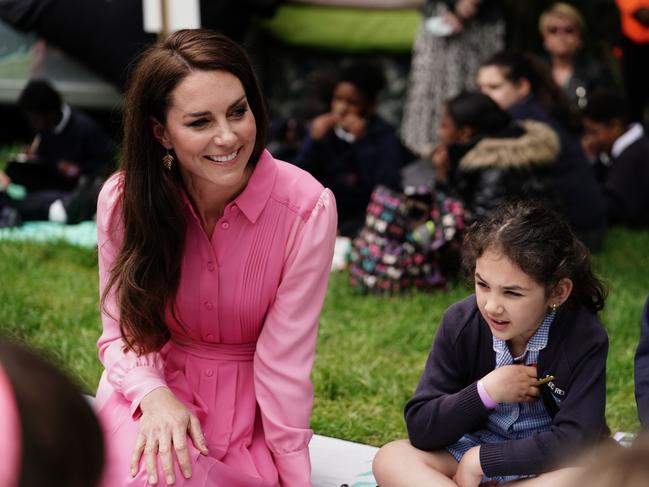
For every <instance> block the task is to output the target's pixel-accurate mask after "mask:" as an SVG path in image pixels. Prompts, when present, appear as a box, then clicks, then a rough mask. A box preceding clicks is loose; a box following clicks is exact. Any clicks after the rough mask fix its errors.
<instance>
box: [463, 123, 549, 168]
mask: <svg viewBox="0 0 649 487" xmlns="http://www.w3.org/2000/svg"><path fill="white" fill-rule="evenodd" d="M516 124H517V125H518V126H519V127H520V128H522V130H523V134H522V135H520V136H519V137H507V138H498V137H493V136H492V137H485V138H484V139H482V140H480V141H479V142H478V143H477V144H476V145H475V146H474V147H473V148H472V149H471V150H470V151H469V152H467V153H466V154H465V155H464V157H462V159H461V160H460V164H459V169H460V170H463V171H471V170H476V169H484V168H488V167H493V168H502V169H506V168H520V167H528V166H548V165H551V164H554V162H555V161H556V158H557V156H558V155H559V151H560V149H561V143H560V142H559V137H558V136H557V134H556V132H555V131H554V130H552V129H551V128H550V127H549V126H548V125H546V124H544V123H541V122H536V121H533V120H523V121H521V122H516Z"/></svg>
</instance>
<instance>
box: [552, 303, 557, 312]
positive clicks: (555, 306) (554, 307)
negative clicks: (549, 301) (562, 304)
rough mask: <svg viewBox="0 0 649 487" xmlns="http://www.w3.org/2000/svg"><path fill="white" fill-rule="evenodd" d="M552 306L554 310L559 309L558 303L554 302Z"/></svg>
mask: <svg viewBox="0 0 649 487" xmlns="http://www.w3.org/2000/svg"><path fill="white" fill-rule="evenodd" d="M551 308H552V311H556V310H557V303H554V304H553V305H552V306H551Z"/></svg>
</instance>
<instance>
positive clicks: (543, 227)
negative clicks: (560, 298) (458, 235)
mask: <svg viewBox="0 0 649 487" xmlns="http://www.w3.org/2000/svg"><path fill="white" fill-rule="evenodd" d="M488 249H495V250H496V251H497V252H500V253H502V254H503V255H504V256H506V257H507V258H508V259H510V260H511V261H512V262H514V263H515V264H516V265H517V266H518V267H519V268H520V269H521V270H522V271H523V272H525V273H526V274H528V275H529V276H530V277H532V279H534V280H535V281H536V282H537V283H539V284H540V285H542V286H544V287H545V289H546V293H547V294H549V292H550V291H551V290H552V289H553V288H554V287H555V286H556V285H557V284H558V283H559V281H560V280H561V279H564V278H568V279H570V280H571V281H572V284H573V287H572V292H571V294H570V297H569V298H568V300H567V301H566V304H568V305H572V306H577V305H583V306H585V307H586V308H587V309H589V310H590V311H591V312H593V313H597V312H598V311H600V310H601V309H603V308H604V301H605V300H606V294H607V289H606V286H605V284H604V283H603V282H602V281H601V280H600V279H599V278H598V277H597V276H595V274H594V273H593V269H592V266H591V260H590V253H589V252H588V249H587V248H586V246H585V245H584V244H583V243H582V242H581V241H580V240H579V239H578V238H577V237H576V236H575V234H574V233H573V231H572V230H571V229H570V226H569V225H568V223H567V222H566V221H565V220H564V219H563V218H562V217H561V216H560V215H559V214H557V213H556V212H555V211H554V210H552V209H550V208H547V207H545V206H542V205H540V204H538V203H532V202H512V203H510V204H506V205H503V206H500V207H498V208H497V209H496V210H494V211H493V212H492V213H490V214H489V215H487V216H485V217H483V218H481V219H480V220H478V221H476V222H475V223H474V224H473V225H472V226H471V227H469V229H468V231H467V233H466V234H465V236H464V243H463V249H462V250H463V252H462V261H463V267H464V269H465V271H466V272H467V275H470V276H471V278H472V277H473V273H474V271H475V265H476V260H477V259H478V258H479V257H480V256H481V255H482V254H484V252H485V251H487V250H488Z"/></svg>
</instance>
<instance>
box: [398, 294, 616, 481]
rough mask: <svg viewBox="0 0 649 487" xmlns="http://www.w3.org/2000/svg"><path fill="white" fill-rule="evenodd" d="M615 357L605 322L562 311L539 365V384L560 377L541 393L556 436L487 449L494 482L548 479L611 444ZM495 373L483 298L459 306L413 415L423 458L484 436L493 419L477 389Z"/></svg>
mask: <svg viewBox="0 0 649 487" xmlns="http://www.w3.org/2000/svg"><path fill="white" fill-rule="evenodd" d="M607 353H608V336H607V334H606V331H605V330H604V327H603V326H602V324H601V322H600V321H599V319H598V318H597V316H595V315H594V314H593V313H591V312H590V311H588V310H586V309H585V308H583V307H579V308H578V309H570V308H569V307H568V305H564V306H563V307H562V308H560V309H559V311H558V312H557V316H556V317H555V320H554V323H553V324H552V327H551V328H550V336H549V338H548V344H547V346H546V348H545V349H543V350H541V352H540V353H539V358H538V364H537V369H538V376H539V377H544V376H545V375H547V374H550V375H554V376H555V377H556V379H555V380H554V381H552V382H550V383H549V384H547V385H544V386H541V396H542V399H543V403H544V404H545V407H546V409H547V410H548V413H549V414H550V415H551V416H552V426H551V429H550V431H546V432H539V433H535V434H532V435H531V436H529V437H527V438H523V439H519V440H510V441H505V442H502V443H490V444H485V445H482V446H481V448H480V463H481V465H482V469H483V471H484V473H485V474H486V475H487V476H489V477H495V476H501V475H526V474H540V473H542V472H546V471H549V470H552V469H554V468H557V467H559V466H563V465H565V463H566V457H568V456H573V455H574V454H575V452H577V451H579V450H580V449H581V448H584V447H587V446H590V445H592V444H594V443H596V442H597V441H599V440H600V439H602V438H604V437H608V436H609V434H610V431H609V429H608V427H607V425H606V419H605V416H604V411H605V406H606V357H607ZM495 366H496V354H495V352H494V350H493V336H492V334H491V331H490V329H489V326H488V325H487V323H486V322H485V321H484V319H483V318H482V315H481V314H480V311H479V310H478V306H477V303H476V298H475V296H470V297H468V298H466V299H464V300H463V301H460V302H459V303H456V304H454V305H453V306H451V307H450V308H449V309H448V310H447V312H446V313H445V315H444V318H443V319H442V323H441V325H440V327H439V329H438V330H437V335H436V336H435V340H434V343H433V348H432V350H431V352H430V354H429V356H428V361H427V362H426V367H425V369H424V372H423V374H422V376H421V379H420V381H419V385H418V386H417V390H416V391H415V394H414V396H413V398H412V399H411V400H410V401H409V402H408V403H407V404H406V407H405V419H406V426H407V428H408V434H409V437H410V441H411V443H412V444H413V445H414V446H415V447H417V448H419V449H422V450H436V449H441V448H444V447H445V446H448V445H450V444H452V443H454V442H455V441H457V440H458V439H460V438H461V437H462V436H463V435H464V434H465V433H469V432H471V431H475V430H478V429H481V428H483V427H484V423H485V421H486V419H487V416H488V415H489V413H490V411H489V410H488V409H487V408H486V407H485V406H484V404H483V403H482V401H481V400H480V396H479V395H478V391H477V382H478V380H480V379H481V378H483V377H484V376H485V375H487V374H488V373H489V372H491V371H492V370H494V368H495Z"/></svg>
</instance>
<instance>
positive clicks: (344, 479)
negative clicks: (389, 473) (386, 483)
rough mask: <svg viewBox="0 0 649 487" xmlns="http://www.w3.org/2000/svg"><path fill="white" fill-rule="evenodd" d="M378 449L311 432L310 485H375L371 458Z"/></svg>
mask: <svg viewBox="0 0 649 487" xmlns="http://www.w3.org/2000/svg"><path fill="white" fill-rule="evenodd" d="M377 451H378V448H376V447H374V446H369V445H363V444H361V443H353V442H351V441H345V440H340V439H338V438H330V437H328V436H320V435H313V438H312V439H311V443H309V452H310V455H311V481H312V482H313V487H340V486H341V485H342V484H347V485H348V486H349V487H375V486H376V481H375V480H374V476H373V475H372V460H373V459H374V455H376V452H377Z"/></svg>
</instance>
